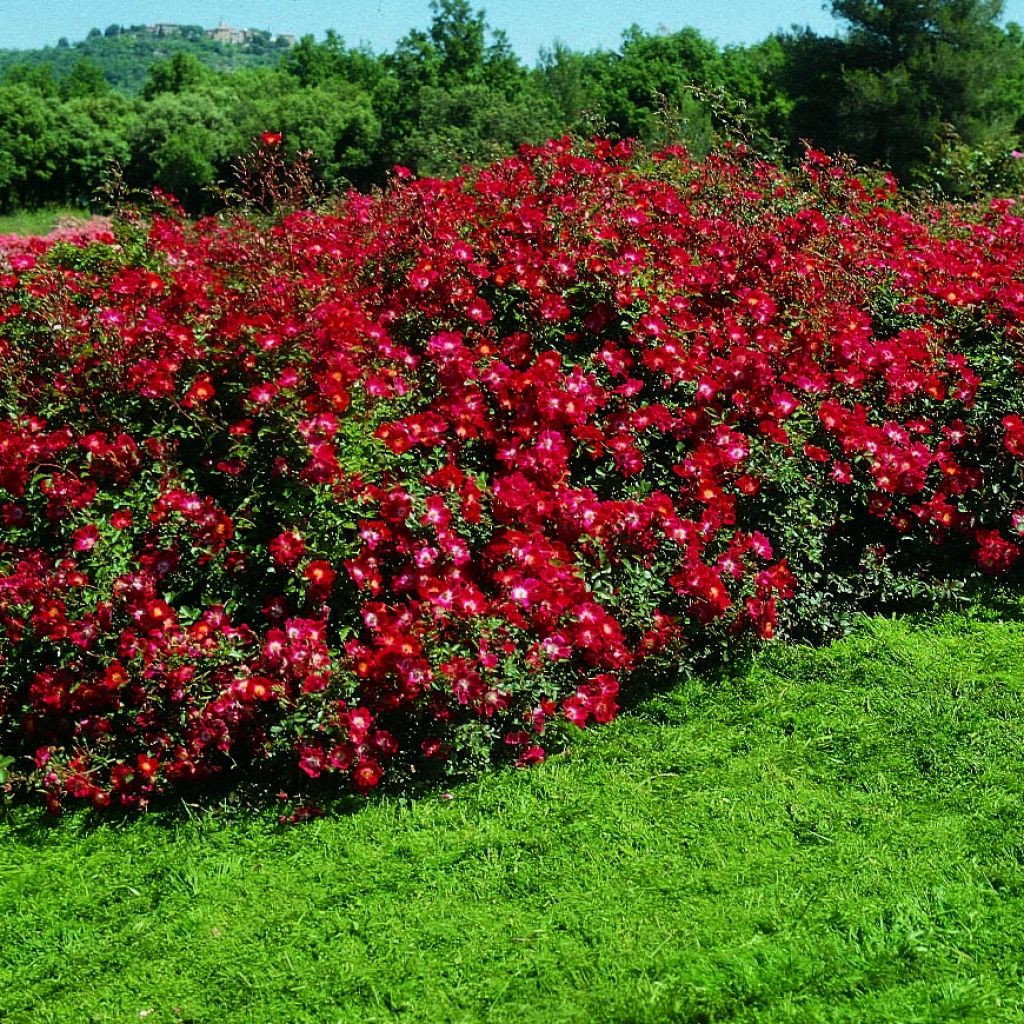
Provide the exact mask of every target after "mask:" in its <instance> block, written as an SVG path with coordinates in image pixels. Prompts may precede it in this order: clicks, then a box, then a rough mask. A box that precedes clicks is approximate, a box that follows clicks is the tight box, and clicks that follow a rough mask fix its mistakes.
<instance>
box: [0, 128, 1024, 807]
mask: <svg viewBox="0 0 1024 1024" xmlns="http://www.w3.org/2000/svg"><path fill="white" fill-rule="evenodd" d="M1014 211H1015V207H1014V206H1013V204H1012V203H1011V202H1009V201H1002V202H996V203H993V204H991V206H990V207H988V208H986V209H979V210H957V209H953V208H945V209H915V208H913V207H911V206H909V205H906V204H903V203H902V200H901V199H900V197H899V195H898V194H897V192H896V190H895V186H894V185H893V183H892V182H891V181H890V180H881V179H880V181H879V182H878V183H877V184H865V183H864V182H863V181H862V180H861V179H860V178H858V177H857V176H856V175H855V174H854V173H853V172H852V171H851V170H849V169H848V168H846V167H845V166H844V165H841V164H837V163H835V162H832V161H830V160H829V159H827V158H826V157H824V156H823V155H821V154H818V153H814V152H811V153H809V154H808V158H807V163H806V164H805V166H804V167H803V168H802V169H801V170H799V171H794V172H785V171H782V170H780V169H779V168H777V167H774V166H771V165H769V164H766V163H764V162H762V161H760V160H758V159H757V158H756V157H754V156H753V155H751V154H749V153H746V152H744V151H743V150H742V149H741V148H734V149H732V150H727V151H726V152H724V153H723V154H721V155H717V156H713V157H711V158H709V159H707V160H706V161H703V162H693V161H691V160H689V159H688V158H687V157H686V156H685V154H684V153H682V152H675V151H667V152H664V153H660V154H657V155H655V156H654V157H653V158H650V157H639V156H634V155H633V154H631V152H630V150H629V148H628V146H626V145H623V144H619V145H615V146H612V145H610V144H604V143H599V144H595V145H592V146H589V147H579V146H573V145H571V144H570V143H568V142H567V141H564V140H562V141H553V142H551V143H549V144H547V145H546V146H544V147H541V148H538V149H531V150H524V151H523V152H522V153H521V154H520V155H519V156H518V157H516V158H514V159H508V160H505V161H503V162H500V163H497V164H495V165H493V166H491V167H488V168H486V169H484V170H481V171H479V172H476V173H473V174H471V175H467V176H466V177H465V178H460V179H456V180H452V181H441V180H412V179H410V178H409V177H408V176H407V175H405V174H404V173H403V172H401V171H399V173H398V174H397V176H396V179H395V181H394V183H393V184H392V185H391V186H390V187H389V188H388V189H386V190H384V191H383V192H380V193H375V194H372V195H351V196H348V197H347V198H345V200H344V201H343V202H342V203H341V204H340V206H338V207H337V208H336V209H334V211H333V212H332V213H329V214H328V213H322V212H320V213H314V212H298V213H292V214H289V215H287V216H284V217H282V218H280V219H279V220H278V221H277V222H275V223H273V224H272V225H270V226H268V225H267V224H266V223H263V222H259V223H257V222H256V221H254V220H247V219H245V218H243V217H241V216H239V217H236V218H234V219H221V220H206V221H203V222H201V223H198V224H191V223H188V222H187V221H185V220H183V219H181V218H179V217H178V216H176V215H175V213H174V211H173V208H169V209H168V211H167V212H165V213H162V214H160V215H157V216H154V217H153V218H152V220H151V221H150V222H148V224H147V225H146V227H145V229H144V230H143V229H140V228H139V227H138V225H136V226H135V227H134V228H132V227H122V228H119V229H117V230H116V231H115V234H114V235H112V236H103V237H101V238H100V239H99V240H94V241H89V240H80V241H79V242H77V243H73V244H72V243H57V244H53V243H43V242H39V243H34V244H31V245H22V246H21V247H20V248H18V249H17V250H12V251H10V252H9V253H8V255H7V256H6V258H5V259H6V267H5V269H4V270H3V271H2V272H0V358H2V360H3V365H4V368H5V374H4V376H3V380H2V382H0V520H2V534H0V624H2V631H0V757H4V758H6V763H7V764H8V766H9V782H8V785H11V784H12V781H11V780H13V781H15V782H17V783H20V784H21V785H24V786H26V787H29V788H32V789H34V790H36V791H38V792H41V793H42V794H44V795H45V798H46V800H47V801H48V803H49V805H50V806H51V807H52V808H54V809H57V808H59V807H60V806H61V805H62V804H64V803H65V802H67V801H68V800H69V799H73V800H86V801H91V803H92V804H94V805H95V806H97V807H105V806H108V805H111V804H114V805H123V806H138V807H144V806H145V805H146V804H147V803H148V802H149V801H150V800H151V799H152V798H153V797H154V796H155V795H157V794H164V793H169V792H180V791H186V790H188V791H194V789H195V787H196V786H197V785H202V784H206V783H208V781H209V780H211V779H213V778H214V777H216V776H219V775H230V776H231V777H234V778H238V777H259V778H264V779H266V780H270V781H271V782H273V783H274V784H275V785H276V784H281V783H282V780H283V782H284V784H287V782H288V780H289V779H291V780H293V781H294V780H295V779H303V778H306V777H311V778H320V777H328V778H329V777H336V778H337V779H339V780H345V781H347V783H348V784H350V785H352V786H354V787H355V788H356V789H358V790H361V791H367V790H371V789H373V788H374V787H376V786H377V785H378V784H380V783H381V781H382V780H383V779H385V778H388V777H390V778H392V779H395V780H400V779H404V778H408V777H409V776H410V775H411V774H412V773H419V774H420V775H422V774H423V773H425V772H432V771H464V770H466V769H467V768H470V767H473V766H475V765H478V764H481V763H483V762H485V761H486V760H488V759H491V758H493V757H495V756H496V755H499V756H500V755H502V754H505V755H507V756H509V757H511V758H513V759H515V760H516V761H517V762H518V763H520V764H528V763H531V762H535V761H538V760H541V759H542V758H543V757H544V749H545V744H548V743H550V737H551V734H552V730H554V731H555V732H556V733H557V730H558V729H560V728H564V727H565V723H572V724H574V725H576V726H585V725H588V724H590V723H594V722H607V721H609V720H610V719H612V718H613V717H614V716H615V714H616V711H617V707H618V700H619V694H620V687H621V688H625V687H627V686H628V685H629V683H630V680H635V679H636V678H637V673H638V672H640V671H642V670H644V669H645V668H650V667H655V668H656V667H658V666H666V665H667V666H672V665H678V664H679V663H680V662H681V661H683V660H685V659H690V658H695V657H697V656H698V655H699V654H700V653H701V652H703V651H707V650H716V649H718V648H720V646H721V645H722V644H725V643H732V642H735V639H737V638H739V637H740V636H742V635H744V634H745V635H748V636H751V637H755V636H761V637H770V636H772V635H773V632H774V631H776V630H777V629H780V628H782V629H787V630H791V631H797V630H800V629H801V628H804V627H812V626H815V625H820V624H821V623H825V624H827V622H828V621H829V619H830V617H831V616H834V615H835V614H836V610H837V609H838V610H843V609H848V608H850V607H854V606H857V605H858V604H859V603H862V602H865V601H872V600H879V599H886V598H891V597H893V596H895V597H899V596H900V595H908V594H924V595H928V594H932V593H936V592H939V591H941V590H943V589H944V588H949V587H951V586H953V585H955V584H957V583H958V582H962V581H964V580H966V579H968V578H970V577H971V576H972V575H976V574H977V573H978V572H984V573H997V572H999V573H1002V572H1009V571H1011V570H1012V569H1013V568H1014V566H1015V564H1016V563H1017V561H1018V559H1019V556H1020V553H1021V540H1020V534H1021V533H1022V532H1024V489H1022V483H1021V477H1022V462H1024V394H1022V391H1021V389H1020V387H1019V386H1018V381H1019V377H1020V373H1021V370H1022V369H1024V358H1022V352H1021V349H1020V345H1021V340H1022V326H1021V325H1022V314H1024V219H1022V218H1021V217H1019V216H1017V215H1016V214H1015V212H1014Z"/></svg>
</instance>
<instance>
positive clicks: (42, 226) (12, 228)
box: [0, 206, 89, 235]
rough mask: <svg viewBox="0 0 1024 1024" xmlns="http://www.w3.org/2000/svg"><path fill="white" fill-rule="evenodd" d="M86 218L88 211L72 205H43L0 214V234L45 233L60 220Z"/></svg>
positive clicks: (87, 217)
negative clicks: (37, 207)
mask: <svg viewBox="0 0 1024 1024" xmlns="http://www.w3.org/2000/svg"><path fill="white" fill-rule="evenodd" d="M72 217H73V218H76V219H78V220H88V219H89V211H88V210H80V209H78V208H77V207H74V206H45V207H43V208H41V209H39V210H19V211H18V212H17V213H8V214H3V215H0V235H45V234H48V233H49V232H50V231H52V230H53V229H54V228H55V227H56V226H57V222H58V221H60V220H66V219H69V218H72Z"/></svg>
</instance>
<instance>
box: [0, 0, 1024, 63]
mask: <svg viewBox="0 0 1024 1024" xmlns="http://www.w3.org/2000/svg"><path fill="white" fill-rule="evenodd" d="M473 6H474V8H479V7H482V8H483V9H484V10H485V11H486V12H487V19H488V22H489V24H490V25H492V26H493V27H495V28H502V29H505V31H506V32H507V33H508V36H509V39H510V41H511V43H512V45H513V47H514V48H515V50H516V52H517V53H519V55H520V56H521V57H523V59H524V60H526V61H527V62H528V63H531V64H532V63H533V62H534V60H535V59H536V56H537V53H538V51H539V50H540V48H541V47H542V46H547V45H550V44H551V43H552V42H553V41H554V40H555V39H561V40H562V41H563V42H565V43H567V44H568V45H570V46H572V47H573V48H575V49H581V50H588V49H593V48H596V47H607V48H615V47H616V46H617V45H618V43H619V39H620V37H621V34H622V31H623V29H625V28H626V27H627V26H629V25H630V24H631V23H633V22H635V23H637V24H638V25H640V26H641V28H643V29H645V30H647V31H650V32H655V31H657V30H658V29H659V28H662V27H664V28H666V29H669V30H672V31H675V30H678V29H680V28H683V27H684V26H686V25H692V26H694V27H695V28H697V29H699V30H700V31H701V32H703V33H704V34H705V35H707V36H710V37H711V38H713V39H716V40H717V41H718V42H719V43H721V44H727V43H748V42H754V41H755V40H757V39H762V38H764V37H765V36H766V35H768V34H769V33H770V32H772V31H774V30H775V29H778V28H788V27H789V26H791V25H794V24H799V25H810V26H811V27H812V28H813V29H815V31H817V32H821V33H831V32H833V31H834V30H835V29H836V27H837V25H838V23H837V22H835V21H834V20H833V19H832V17H831V15H830V14H828V13H827V11H826V10H825V6H826V5H825V3H824V2H823V0H484V2H475V3H474V4H473ZM1006 13H1007V17H1008V19H1009V20H1014V21H1018V22H1021V23H1022V24H1024V0H1008V2H1007V3H1006ZM221 18H223V19H224V20H225V21H227V22H228V24H230V25H234V26H235V27H236V28H266V29H270V30H272V31H275V32H291V33H294V34H295V35H303V34H305V33H307V32H309V33H312V34H314V35H315V36H317V37H318V38H322V37H323V34H324V32H325V30H326V29H328V28H333V29H336V30H337V31H338V32H339V33H340V34H341V36H342V37H343V38H344V39H345V41H346V42H347V43H350V44H356V43H360V42H367V43H369V44H370V45H371V46H372V47H373V48H374V49H375V50H384V49H389V48H390V47H392V46H393V45H394V43H395V42H396V40H398V39H400V38H401V37H402V36H403V35H405V34H406V32H408V31H409V29H410V28H425V27H426V26H427V25H428V24H429V23H430V7H429V0H212V2H211V0H85V2H76V3H72V2H68V0H0V49H3V48H10V47H18V48H24V47H33V46H45V45H53V44H54V43H56V42H57V40H58V38H60V37H61V36H67V37H68V38H69V39H71V40H76V39H81V38H83V37H84V36H85V34H86V33H87V32H88V31H89V29H90V28H92V27H94V26H95V27H97V28H106V26H107V25H110V24H114V23H116V24H124V25H131V24H151V23H153V22H156V21H173V22H179V23H185V24H194V25H204V26H206V27H208V28H209V27H211V26H212V25H214V24H216V23H217V22H218V21H219V20H220V19H221Z"/></svg>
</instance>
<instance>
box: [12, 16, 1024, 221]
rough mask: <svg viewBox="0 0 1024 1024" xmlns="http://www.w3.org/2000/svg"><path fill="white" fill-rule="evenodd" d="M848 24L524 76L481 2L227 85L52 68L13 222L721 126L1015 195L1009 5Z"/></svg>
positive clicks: (1020, 48) (191, 56)
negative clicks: (35, 214)
mask: <svg viewBox="0 0 1024 1024" xmlns="http://www.w3.org/2000/svg"><path fill="white" fill-rule="evenodd" d="M832 9H833V12H834V13H835V14H836V16H837V17H839V18H841V19H842V24H843V32H842V34H840V35H836V36H819V35H817V34H815V33H813V32H811V31H809V30H804V31H792V32H788V33H781V34H777V35H773V36H770V37H769V38H767V39H765V40H763V41H761V42H759V43H756V44H754V45H751V46H729V47H724V48H721V47H718V46H717V45H716V44H715V43H713V42H711V41H709V40H708V39H706V38H704V37H703V36H702V35H701V34H700V33H699V32H697V31H696V30H694V29H690V28H686V29H683V30H681V31H679V32H674V33H665V34H662V33H659V34H656V35H651V34H648V33H645V32H643V31H641V30H640V29H638V28H632V29H630V30H629V31H628V32H626V33H625V35H624V38H623V42H622V45H621V46H620V47H619V48H618V49H617V50H614V51H609V50H596V51H591V52H586V53H584V52H580V51H577V50H573V49H572V48H571V47H570V46H567V45H563V44H555V45H553V46H552V47H551V48H550V49H549V50H546V51H544V52H543V53H542V54H541V57H540V59H539V61H538V62H537V63H536V65H535V66H534V67H528V66H526V65H525V64H524V63H523V62H522V61H521V60H520V59H519V58H518V57H517V56H516V54H515V53H514V52H513V51H512V49H511V47H510V45H509V43H508V40H507V38H506V37H505V35H504V34H503V33H502V32H500V31H493V30H491V29H490V28H489V26H488V25H487V24H486V21H485V15H484V13H483V12H481V11H474V10H473V9H472V7H471V6H470V3H469V2H468V0H435V2H434V3H433V5H432V10H433V18H432V21H431V23H430V25H429V26H428V27H427V28H426V29H422V30H421V29H417V30H414V31H412V32H410V33H409V34H408V35H407V36H406V37H405V38H403V39H402V40H401V41H400V42H399V43H398V44H397V45H396V46H395V47H394V49H393V50H391V51H390V52H385V53H380V54H378V53H375V52H373V51H371V50H369V49H366V48H352V47H348V46H346V45H345V44H344V42H343V40H342V39H341V38H340V37H339V36H337V35H336V34H333V33H329V34H328V35H327V38H326V40H325V41H323V42H316V41H315V40H314V39H313V38H312V37H305V38H303V39H302V40H301V41H300V42H299V43H298V44H297V45H295V46H292V47H290V48H285V47H280V48H278V52H277V53H276V54H275V55H274V64H273V66H264V67H247V68H238V69H236V70H234V71H231V72H225V71H219V70H217V69H215V68H211V67H209V66H208V65H207V64H204V63H203V61H202V60H201V59H200V56H199V55H197V53H196V52H193V51H191V50H188V49H179V50H178V51H176V52H174V53H173V54H172V55H171V56H169V57H168V58H167V59H165V60H162V61H159V62H157V63H155V64H153V65H152V66H150V67H149V70H148V72H147V73H146V77H145V79H144V81H143V83H142V86H141V89H140V91H139V93H138V94H137V95H131V94H129V93H127V92H126V91H119V90H116V89H114V88H113V87H112V85H111V83H110V81H108V78H107V76H106V75H105V73H104V71H103V69H102V68H101V67H100V66H99V65H98V64H97V63H96V62H95V61H92V60H90V59H88V58H86V57H82V58H80V59H78V60H76V61H75V63H74V64H73V65H71V66H70V67H69V68H67V69H65V70H63V71H57V72H55V71H54V70H53V65H52V64H47V63H45V62H44V63H38V62H36V63H34V64H33V63H27V64H17V65H13V66H10V67H9V68H8V69H7V70H6V72H4V73H3V75H2V78H0V208H2V209H6V210H10V209H17V208H25V207H34V206H38V205H43V204H48V203H83V204H84V203H87V202H89V201H90V200H91V198H92V197H93V196H94V195H95V194H96V191H97V189H98V188H100V187H101V185H102V183H103V182H104V181H105V180H106V179H107V178H108V177H109V174H110V167H111V165H112V164H116V165H118V166H119V167H120V168H121V169H122V171H121V173H122V174H123V176H124V180H125V181H126V183H127V184H128V185H129V186H133V187H143V188H145V187H149V186H152V185H158V186H160V187H162V188H164V189H167V190H168V191H171V192H173V193H175V194H176V195H178V196H179V198H181V199H182V200H183V201H184V202H185V203H186V205H187V206H189V207H190V208H191V209H193V210H202V209H210V208H211V207H212V206H214V205H215V204H216V201H217V200H216V198H215V196H214V193H213V191H212V189H213V187H214V186H215V185H216V184H217V182H219V181H223V180H225V179H228V178H229V177H230V175H231V167H232V163H233V161H234V160H235V159H237V156H238V154H240V153H241V152H243V151H244V150H245V149H246V148H247V147H248V146H249V144H250V142H251V140H252V139H253V138H254V137H255V136H257V135H258V134H259V133H260V132H262V131H265V130H270V131H274V132H280V133H282V134H283V137H284V143H283V145H284V146H285V147H286V149H287V151H288V152H289V153H290V154H295V153H299V152H309V153H311V154H312V159H313V163H314V167H315V171H316V174H317V175H318V176H319V178H320V179H321V180H322V181H323V183H324V184H326V185H327V186H329V187H338V186H344V185H346V184H353V185H356V186H359V187H365V186H367V185H370V184H373V183H375V182H379V181H381V180H382V179H383V178H384V177H385V176H386V174H387V173H388V171H389V169H390V168H391V167H392V166H394V165H395V164H402V165H405V166H408V167H410V168H412V169H413V170H415V171H417V172H419V173H423V174H441V173H447V172H451V171H453V170H456V169H457V168H458V167H459V166H460V165H462V164H463V163H466V162H475V161H480V160H485V159H489V158H491V157H493V156H495V155H497V154H499V153H502V152H507V151H509V150H511V149H512V148H513V147H514V146H515V145H517V144H518V143H520V142H524V141H539V140H540V139H541V138H542V137H547V136H550V135H552V134H559V133H562V132H566V131H571V132H576V133H581V134H584V135H590V134H594V133H595V132H600V133H603V134H609V135H613V136H624V137H625V136H628V137H635V138H639V139H642V140H643V141H645V142H647V143H651V144H659V143H664V142H669V141H673V142H682V143H684V144H686V145H687V146H689V147H690V148H691V149H692V150H695V151H697V152H699V151H701V150H702V149H704V148H706V147H707V146H708V145H710V143H711V139H712V136H713V132H714V130H715V128H716V125H718V124H720V123H721V122H723V121H724V122H726V123H728V125H729V127H730V130H734V131H736V130H738V131H742V132H746V133H748V134H750V135H751V136H752V137H754V138H756V139H759V140H761V141H762V142H763V143H764V144H765V145H776V146H777V147H778V148H779V149H780V150H781V153H778V154H776V155H777V156H778V155H783V156H784V155H786V154H787V153H788V154H790V155H793V154H796V153H797V152H799V150H800V148H801V146H802V143H803V142H804V141H808V142H811V143H813V144H814V145H817V146H819V147H821V148H824V149H827V150H830V151H844V152H848V153H851V154H853V155H855V156H856V157H857V158H858V159H859V160H861V161H863V162H865V163H874V162H878V163H880V164H883V165H885V166H888V167H891V168H893V169H894V170H895V171H896V173H897V174H898V175H899V176H900V177H901V178H902V179H903V180H905V181H914V180H918V181H927V182H929V183H932V184H935V185H937V186H939V187H941V188H943V189H944V190H945V191H946V192H948V193H951V194H959V193H963V192H966V191H970V190H972V189H986V188H987V189H990V190H993V191H995V190H1000V189H1002V188H1007V187H1013V186H1014V184H1015V183H1016V182H1019V180H1020V173H1021V171H1022V170H1024V168H1021V166H1020V165H1021V160H1020V159H1019V158H1018V157H1015V156H1014V155H1013V154H1014V152H1015V151H1017V150H1018V145H1019V144H1020V135H1021V132H1022V130H1024V34H1022V32H1021V30H1020V28H1018V27H1017V26H1015V25H1010V26H1008V27H1003V26H1002V25H1001V23H1000V17H1001V14H1002V3H1001V0H833V3H832ZM264 55H266V54H264ZM767 140H776V141H775V142H774V143H771V142H769V141H767Z"/></svg>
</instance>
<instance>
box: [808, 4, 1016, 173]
mask: <svg viewBox="0 0 1024 1024" xmlns="http://www.w3.org/2000/svg"><path fill="white" fill-rule="evenodd" d="M832 11H833V13H834V14H835V15H836V17H838V18H841V19H843V20H845V21H846V22H847V23H848V27H847V31H846V34H845V37H844V38H843V40H842V43H841V46H840V47H839V48H838V49H834V50H833V51H832V54H831V55H832V57H833V59H834V60H835V59H836V58H837V59H838V66H836V65H835V64H833V67H832V68H831V69H830V70H831V71H832V72H833V75H834V81H833V82H832V88H831V90H829V92H828V93H827V94H826V96H825V97H822V96H818V97H816V98H814V97H811V96H809V95H808V94H807V93H805V94H804V97H803V111H802V112H803V113H804V114H806V112H807V109H808V106H816V107H817V108H818V109H817V111H816V120H817V121H818V123H817V124H815V125H813V126H810V127H812V128H813V135H814V137H815V139H816V141H817V140H818V139H819V138H821V137H822V136H824V137H825V138H826V139H828V141H832V142H835V143H838V144H839V145H840V146H841V147H842V148H844V149H848V150H850V151H852V152H853V153H854V154H855V155H856V156H857V157H859V158H860V159H861V160H864V161H880V162H882V163H885V164H887V165H889V166H891V167H892V168H893V169H894V170H895V171H896V172H897V173H898V174H900V175H901V176H904V177H907V176H909V175H911V174H913V173H914V171H915V170H916V169H919V168H921V167H922V166H923V165H925V164H926V163H927V160H928V157H929V153H930V151H931V150H932V149H933V148H934V147H935V146H936V145H937V144H938V143H939V141H940V140H941V139H942V138H943V136H944V135H946V134H948V133H949V132H950V131H953V132H954V133H955V134H956V136H957V137H959V138H960V139H961V140H962V141H963V143H964V144H966V145H969V146H973V145H983V144H986V143H988V142H991V140H992V139H993V138H996V137H1001V138H1004V139H1005V140H1006V146H1007V149H1009V148H1012V139H1013V136H1012V132H1013V130H1014V127H1015V125H1016V122H1017V121H1018V120H1019V119H1020V117H1021V115H1022V114H1024V97H1022V96H1021V92H1020V89H1019V82H1018V78H1019V74H1020V64H1021V52H1020V47H1019V46H1018V45H1015V44H1014V42H1013V39H1012V38H1011V36H1010V35H1009V34H1008V33H1007V32H1006V30H1004V29H1003V28H1001V27H1000V25H999V18H1000V16H1001V14H1002V11H1003V3H1002V0H833V2H832ZM807 42H808V40H805V45H804V46H802V47H799V48H797V50H796V51H795V52H796V53H797V54H802V55H803V56H804V57H806V56H807V55H808V51H809V50H810V49H812V47H809V46H808V45H807ZM823 52H827V49H823V50H820V51H819V55H820V54H821V53H823ZM803 71H804V73H805V76H806V67H805V68H804V69H803ZM798 119H799V118H798ZM829 136H831V138H829Z"/></svg>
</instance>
